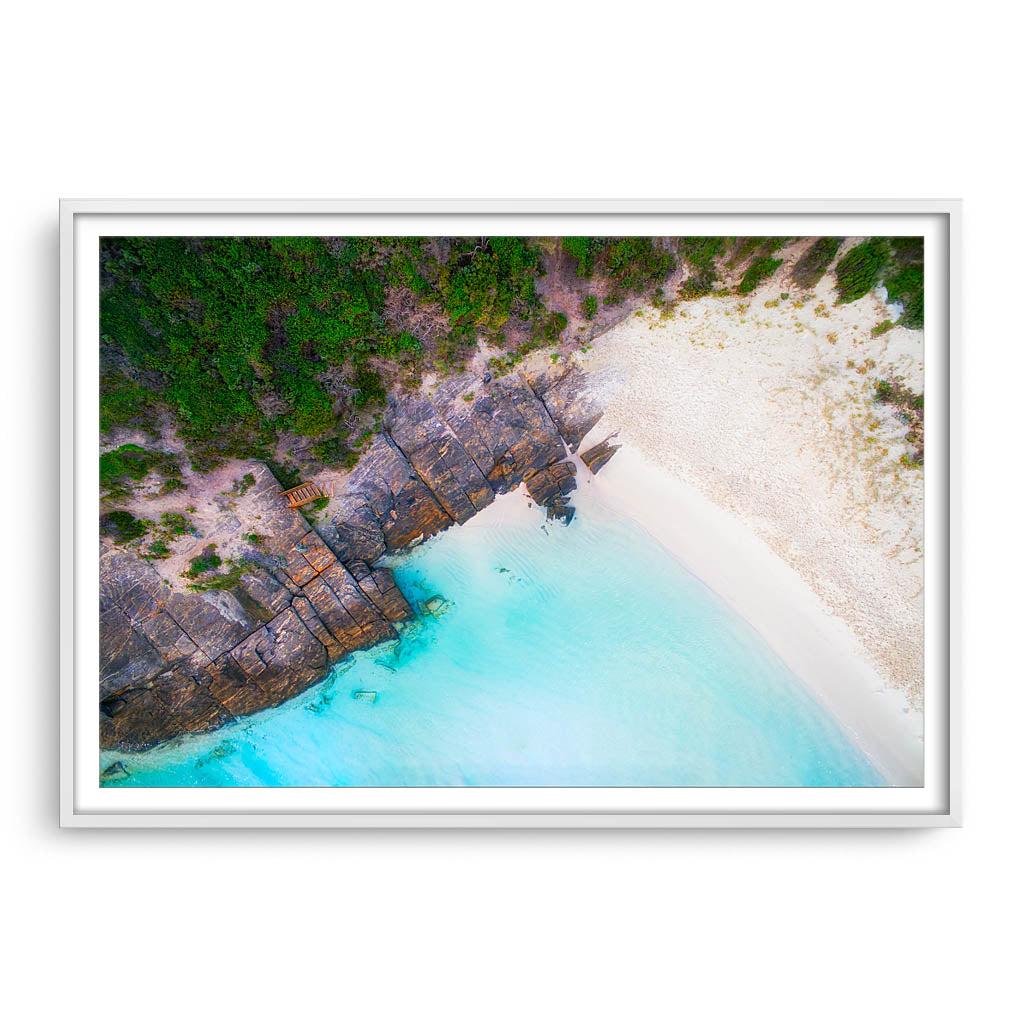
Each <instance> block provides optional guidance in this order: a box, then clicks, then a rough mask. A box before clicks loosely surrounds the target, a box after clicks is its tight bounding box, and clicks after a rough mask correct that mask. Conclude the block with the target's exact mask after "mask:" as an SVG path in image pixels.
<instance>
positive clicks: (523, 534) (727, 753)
mask: <svg viewBox="0 0 1024 1024" xmlns="http://www.w3.org/2000/svg"><path fill="white" fill-rule="evenodd" d="M484 518H486V517H484ZM393 567H394V570H395V575H396V577H397V579H398V581H399V583H400V585H401V587H402V589H403V591H404V592H405V593H406V595H407V596H408V597H409V599H410V601H411V602H413V603H414V604H415V603H416V602H418V601H419V602H425V601H427V600H428V599H430V598H431V597H433V596H435V595H440V596H441V597H443V598H444V600H445V601H446V602H447V603H448V604H447V607H446V608H445V609H443V610H441V611H439V613H438V614H437V615H436V617H435V616H433V615H430V614H426V615H424V616H423V617H422V619H421V620H420V621H418V622H416V623H414V624H412V625H410V626H409V627H407V628H406V629H405V630H404V631H403V633H402V636H401V639H400V640H399V641H397V642H394V643H392V644H390V645H385V646H382V647H378V648H376V649H374V650H373V651H369V652H363V653H361V654H358V655H356V656H354V657H352V658H350V659H349V660H348V661H347V662H345V663H343V664H341V665H339V666H338V667H337V668H336V669H335V671H334V672H333V674H332V675H331V677H330V678H329V679H328V680H326V681H325V682H324V683H322V684H321V685H319V686H316V687H314V688H313V689H311V690H308V691H306V692H305V693H304V694H301V695H300V696H299V697H297V698H295V699H294V700H292V701H290V702H289V703H288V704H286V705H283V706H282V707H280V708H276V709H274V710H272V711H267V712H263V713H261V714H259V715H255V716H253V717H251V718H248V719H246V720H244V721H242V722H240V723H238V724H235V725H233V726H230V727H228V728H226V729H223V730H221V731H219V732H216V733H212V734H210V735H208V736H203V737H190V738H187V739H182V740H177V741H173V742H171V743H168V744H165V745H163V746H162V747H159V748H156V749H155V750H152V751H148V752H146V753H144V754H138V755H125V754H109V753H104V754H103V755H102V757H101V767H105V766H106V765H109V764H111V763H112V762H113V761H116V760H119V761H121V762H122V763H123V764H124V765H125V766H126V767H127V768H128V770H129V771H130V772H131V776H130V777H129V778H128V779H126V780H123V781H122V782H119V783H116V784H119V785H141V786H877V785H884V781H883V780H882V779H881V777H880V776H879V775H878V773H877V772H876V771H875V770H874V768H873V767H872V766H871V765H870V763H869V762H868V761H867V759H866V758H865V757H864V755H863V754H862V753H861V752H860V751H859V749H858V748H857V747H856V746H855V745H854V744H853V743H852V742H851V741H850V740H849V739H848V738H847V737H846V735H845V734H844V733H843V731H842V730H841V728H840V727H839V725H838V724H837V723H836V722H835V721H834V720H833V719H832V718H831V716H830V715H829V714H828V713H827V712H826V711H825V710H824V709H823V708H822V707H821V706H819V705H818V704H817V703H816V702H815V700H814V699H813V698H812V697H811V696H810V695H809V694H808V692H807V691H806V690H805V689H804V687H803V685H802V684H801V683H800V681H799V680H798V679H797V678H796V677H795V676H794V675H793V674H792V673H791V672H790V671H789V670H788V669H787V667H786V666H785V665H784V664H783V663H782V661H781V660H780V659H779V658H778V657H777V656H776V655H775V654H774V653H773V651H772V650H771V649H770V648H769V647H768V646H767V644H766V643H765V642H764V641H763V640H762V639H761V637H760V636H759V635H758V634H757V633H756V632H755V631H754V630H753V629H752V628H751V627H750V626H748V625H747V623H746V622H745V621H743V620H742V619H740V618H739V617H738V616H736V615H735V614H734V613H733V612H732V611H731V610H730V609H729V608H728V607H726V606H725V605H724V604H723V603H722V602H721V601H720V600H719V599H718V598H717V597H716V596H715V595H714V594H713V593H712V592H711V591H709V590H708V589H707V588H706V587H705V586H704V585H703V584H702V583H701V582H700V581H699V580H697V579H696V578H695V577H694V576H692V575H691V574H689V573H688V572H686V571H685V569H683V567H682V566H681V565H680V564H679V563H678V562H677V561H676V560H675V559H673V558H672V557H671V556H670V555H669V554H668V553H667V552H666V551H665V550H664V549H663V548H662V547H661V546H660V545H659V544H658V543H657V542H656V541H655V540H654V539H652V538H651V537H650V536H649V535H648V534H647V533H646V532H644V531H643V530H642V529H641V528H640V527H639V526H637V525H636V524H634V523H632V522H630V521H628V520H613V519H608V518H607V517H601V516H588V515H587V514H585V513H581V514H579V515H578V516H577V518H576V520H575V521H574V522H573V523H571V524H570V525H569V526H568V527H565V526H562V525H560V524H548V525H545V526H544V527H543V528H542V527H541V526H540V523H539V521H534V522H530V523H522V524H515V525H508V524H506V525H500V526H499V525H478V520H473V521H472V522H471V523H470V524H469V525H468V526H465V527H462V528H458V529H452V530H449V531H448V532H447V533H445V534H443V535H441V536H439V537H436V538H434V539H433V540H431V541H429V542H428V543H426V544H424V545H423V546H421V547H420V548H418V549H416V550H415V551H413V552H412V553H410V554H409V555H407V556H403V557H402V558H401V559H400V560H398V561H396V562H395V564H394V566H393ZM360 693H361V694H363V696H358V697H357V696H354V695H355V694H360ZM368 694H375V695H376V697H375V699H374V700H372V701H371V700H370V699H369V697H368V696H366V695H368Z"/></svg>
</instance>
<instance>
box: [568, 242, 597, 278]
mask: <svg viewBox="0 0 1024 1024" xmlns="http://www.w3.org/2000/svg"><path fill="white" fill-rule="evenodd" d="M604 242H605V239H603V238H563V239H562V248H563V249H564V250H565V252H566V254H567V255H569V256H571V257H572V258H573V259H574V260H575V261H576V273H577V274H578V275H579V276H580V277H592V276H593V273H594V258H595V257H596V256H597V254H598V253H599V252H600V251H601V248H602V246H603V244H604Z"/></svg>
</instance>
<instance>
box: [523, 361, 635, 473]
mask: <svg viewBox="0 0 1024 1024" xmlns="http://www.w3.org/2000/svg"><path fill="white" fill-rule="evenodd" d="M524 378H525V379H526V380H527V381H528V383H529V385H530V387H531V389H532V390H533V392H534V393H535V394H536V395H537V397H538V398H539V399H540V400H541V401H542V402H543V403H544V407H545V409H546V410H547V411H548V414H549V415H550V416H551V418H552V420H553V421H554V422H555V424H556V426H557V427H558V431H559V433H560V434H561V435H562V437H564V438H565V443H566V444H567V445H568V446H569V450H570V451H572V452H573V453H575V452H576V451H577V450H578V449H579V446H580V443H581V442H582V441H583V438H585V437H586V436H587V434H589V433H590V431H591V430H592V429H593V428H594V427H595V426H596V425H597V423H598V421H599V420H600V419H601V416H602V415H603V414H604V411H605V409H607V408H608V405H609V404H610V402H611V400H612V398H613V397H614V396H615V394H616V393H617V392H618V390H619V388H621V387H622V384H623V378H622V376H621V375H620V374H619V372H618V371H617V370H613V369H604V370H599V371H596V372H591V373H587V374H584V372H583V371H582V370H581V369H580V368H579V366H577V365H576V364H575V363H572V362H570V363H567V364H565V365H563V366H555V367H552V368H551V369H547V370H545V371H544V372H542V373H534V374H530V373H524Z"/></svg>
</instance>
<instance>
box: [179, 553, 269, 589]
mask: <svg viewBox="0 0 1024 1024" xmlns="http://www.w3.org/2000/svg"><path fill="white" fill-rule="evenodd" d="M213 557H214V558H217V556H216V555H214V556H213ZM192 561H193V565H194V564H195V561H196V560H195V559H193V560H192ZM223 564H224V566H225V571H224V572H222V573H216V574H214V575H206V574H205V573H208V572H209V571H210V570H203V571H202V572H201V573H199V574H197V575H198V576H199V578H198V579H196V577H195V576H193V575H192V573H191V570H189V572H186V573H184V574H183V575H185V576H188V577H189V578H190V579H195V582H194V583H190V584H188V589H189V590H196V591H204V590H231V589H232V588H234V587H237V586H238V584H239V583H240V582H241V580H242V577H243V576H244V575H245V574H246V573H247V572H252V570H253V569H254V568H257V564H256V562H254V561H252V559H249V558H229V559H228V560H227V562H225V563H223ZM219 565H221V561H220V559H219V558H217V566H219ZM214 568H216V566H214Z"/></svg>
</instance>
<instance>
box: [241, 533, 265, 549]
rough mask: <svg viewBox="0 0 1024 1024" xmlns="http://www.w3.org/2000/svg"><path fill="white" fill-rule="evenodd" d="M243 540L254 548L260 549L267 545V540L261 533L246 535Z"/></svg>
mask: <svg viewBox="0 0 1024 1024" xmlns="http://www.w3.org/2000/svg"><path fill="white" fill-rule="evenodd" d="M245 539H246V540H247V541H248V542H249V543H250V544H251V545H252V546H253V547H254V548H261V547H263V545H264V544H266V543H267V538H266V537H265V536H264V535H263V534H262V533H247V534H246V535H245Z"/></svg>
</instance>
